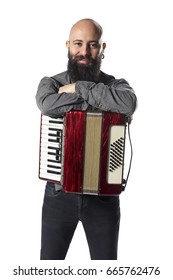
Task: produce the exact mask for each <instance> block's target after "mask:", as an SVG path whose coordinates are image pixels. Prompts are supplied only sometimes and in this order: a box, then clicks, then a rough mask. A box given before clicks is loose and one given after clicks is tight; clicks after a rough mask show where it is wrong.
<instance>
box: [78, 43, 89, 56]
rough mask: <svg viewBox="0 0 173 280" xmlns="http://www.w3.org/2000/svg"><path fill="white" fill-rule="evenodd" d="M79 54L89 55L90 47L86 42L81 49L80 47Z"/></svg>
mask: <svg viewBox="0 0 173 280" xmlns="http://www.w3.org/2000/svg"><path fill="white" fill-rule="evenodd" d="M80 54H81V55H83V56H86V55H89V54H90V48H89V46H88V45H87V44H83V45H82V47H81V49H80Z"/></svg>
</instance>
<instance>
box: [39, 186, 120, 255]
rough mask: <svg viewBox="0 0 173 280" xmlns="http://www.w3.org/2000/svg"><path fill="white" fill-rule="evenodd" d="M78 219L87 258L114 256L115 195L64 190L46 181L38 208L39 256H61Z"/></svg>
mask: <svg viewBox="0 0 173 280" xmlns="http://www.w3.org/2000/svg"><path fill="white" fill-rule="evenodd" d="M79 221H81V222H82V225H83V227H84V230H85V234H86V238H87V242H88V246H89V251H90V256H91V259H92V260H116V259H117V244H118V233H119V222H120V208H119V197H118V196H117V197H100V196H95V195H80V194H71V193H65V192H64V191H55V188H54V187H52V185H51V184H50V185H49V184H48V185H47V187H46V190H45V196H44V203H43V212H42V240H41V260H64V259H65V257H66V254H67V251H68V248H69V245H70V242H71V240H72V237H73V234H74V231H75V229H76V226H77V224H78V222H79ZM80 246H81V250H82V244H81V245H80ZM79 258H80V256H79Z"/></svg>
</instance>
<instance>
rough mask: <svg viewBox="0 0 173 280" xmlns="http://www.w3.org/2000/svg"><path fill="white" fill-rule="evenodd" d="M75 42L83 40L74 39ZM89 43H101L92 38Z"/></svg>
mask: <svg viewBox="0 0 173 280" xmlns="http://www.w3.org/2000/svg"><path fill="white" fill-rule="evenodd" d="M75 42H83V40H80V39H76V40H73V43H75ZM89 43H97V44H99V42H98V41H96V40H91V41H89Z"/></svg>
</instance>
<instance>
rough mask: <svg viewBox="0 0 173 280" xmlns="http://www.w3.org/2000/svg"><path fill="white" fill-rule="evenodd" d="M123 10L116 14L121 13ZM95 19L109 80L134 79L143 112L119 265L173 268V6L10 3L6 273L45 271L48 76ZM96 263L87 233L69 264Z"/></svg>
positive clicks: (5, 21) (3, 151)
mask: <svg viewBox="0 0 173 280" xmlns="http://www.w3.org/2000/svg"><path fill="white" fill-rule="evenodd" d="M113 2H114V6H112V5H113ZM84 17H90V18H93V19H95V20H97V21H98V22H99V23H100V24H101V25H102V26H103V28H104V39H105V41H106V43H107V49H106V51H105V59H104V61H103V65H102V70H103V71H105V72H107V73H108V74H112V75H114V76H115V77H116V78H122V77H123V78H125V79H126V80H127V81H128V82H129V83H130V84H131V86H132V87H133V88H134V89H135V91H136V95H137V97H138V108H137V110H136V112H135V114H134V119H133V123H132V125H131V136H132V141H133V147H134V159H133V165H132V171H131V175H130V179H129V182H128V186H127V189H126V191H125V192H124V193H123V194H122V195H121V215H122V218H121V228H120V238H119V254H118V255H119V260H120V261H126V264H127V262H128V261H133V263H134V264H135V265H137V264H138V265H139V264H145V265H149V264H150V265H152V264H155V263H157V265H160V266H161V265H162V264H166V263H167V262H168V261H169V260H170V259H171V257H172V250H173V248H172V236H173V232H172V213H173V207H172V187H173V183H172V166H173V165H172V159H173V150H172V143H173V136H172V135H173V133H172V74H173V66H172V65H173V55H172V52H173V44H172V34H173V31H172V26H173V20H172V8H171V1H168V0H164V1H159V0H157V1H154V0H150V1H149V0H148V1H146V0H145V1H140V0H138V1H137V0H136V1H135V0H131V1H125V0H121V1H104V2H103V1H93V0H92V1H91V0H87V1H79V0H74V1H58V0H47V1H45V0H42V1H41V0H38V1H37V0H35V1H31V0H15V1H12V0H4V1H1V4H0V29H1V32H0V40H1V43H0V68H1V69H0V71H1V73H0V79H1V82H0V91H1V93H0V94H1V98H0V118H1V119H0V122H1V126H0V127H1V132H0V133H1V137H0V161H1V169H0V172H1V195H0V226H1V231H0V242H1V249H0V250H1V253H0V254H1V256H2V257H3V261H5V263H6V264H9V263H10V264H12V263H13V262H15V263H16V264H18V265H20V262H22V261H24V262H26V263H27V262H31V261H32V262H37V261H38V260H39V250H40V230H41V207H42V200H43V194H44V185H45V183H44V181H40V180H39V179H38V148H39V126H40V112H39V110H38V108H37V107H36V103H35V94H36V90H37V86H38V83H39V81H40V79H41V78H42V77H43V76H51V75H54V74H57V73H59V72H62V71H64V70H66V64H67V50H66V47H65V41H66V39H68V33H69V30H70V28H71V26H72V24H73V23H75V22H76V21H77V20H79V19H81V18H84ZM77 260H81V261H85V262H86V261H87V260H89V253H88V248H87V244H86V240H85V236H84V232H83V229H82V226H81V225H80V224H79V227H78V228H77V231H76V233H75V236H74V239H73V242H72V244H71V246H70V249H69V252H68V255H67V261H77Z"/></svg>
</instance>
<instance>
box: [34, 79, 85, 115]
mask: <svg viewBox="0 0 173 280" xmlns="http://www.w3.org/2000/svg"><path fill="white" fill-rule="evenodd" d="M60 86H62V85H61V84H59V83H58V82H57V81H55V80H54V79H52V78H49V77H44V78H43V79H42V80H41V81H40V83H39V86H38V90H37V93H36V103H37V106H38V108H39V109H40V111H41V112H42V113H43V114H44V115H48V116H51V117H57V116H59V115H63V114H64V113H65V112H68V111H71V110H87V109H88V107H89V104H88V102H87V101H86V100H85V99H84V98H83V97H82V96H80V95H79V94H76V93H73V94H71V93H65V92H64V93H61V94H59V93H58V90H59V87H60Z"/></svg>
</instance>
